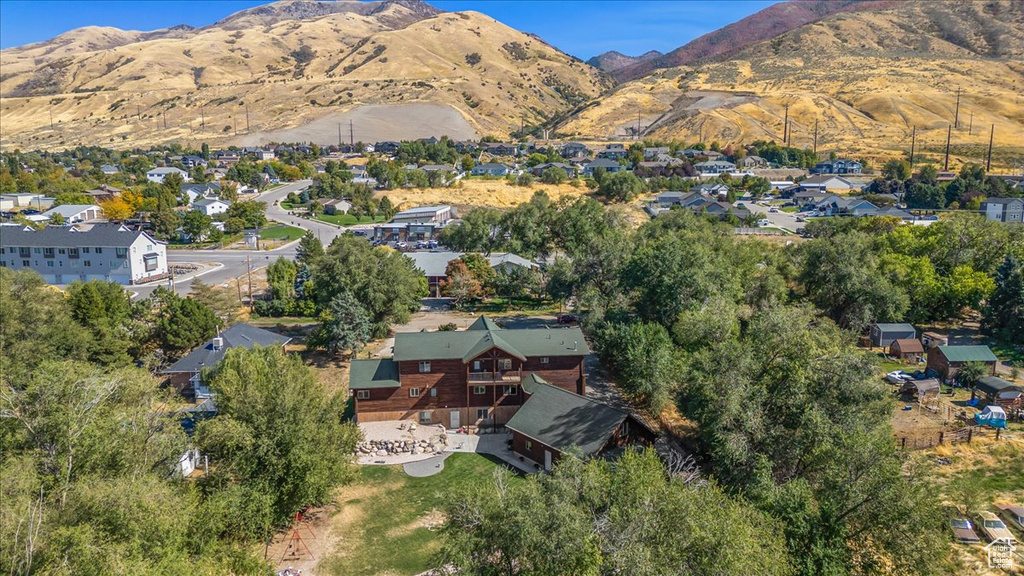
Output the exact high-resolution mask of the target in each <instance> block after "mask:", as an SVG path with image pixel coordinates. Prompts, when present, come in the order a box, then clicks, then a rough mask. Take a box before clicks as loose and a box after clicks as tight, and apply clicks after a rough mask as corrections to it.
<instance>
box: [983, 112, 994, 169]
mask: <svg viewBox="0 0 1024 576" xmlns="http://www.w3.org/2000/svg"><path fill="white" fill-rule="evenodd" d="M995 135H996V125H995V124H993V125H992V129H991V130H990V131H989V133H988V157H987V158H986V159H985V172H991V171H992V140H993V139H994V138H995Z"/></svg>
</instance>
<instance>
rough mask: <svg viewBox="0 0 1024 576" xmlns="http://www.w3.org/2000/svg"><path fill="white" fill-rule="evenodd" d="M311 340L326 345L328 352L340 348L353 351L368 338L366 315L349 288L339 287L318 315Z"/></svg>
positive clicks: (368, 318)
mask: <svg viewBox="0 0 1024 576" xmlns="http://www.w3.org/2000/svg"><path fill="white" fill-rule="evenodd" d="M312 340H313V343H314V345H315V346H316V347H317V348H326V349H327V351H328V352H329V353H331V354H338V353H339V352H342V351H344V350H351V351H352V352H353V354H354V353H356V352H358V351H359V349H360V348H362V346H363V344H365V343H366V342H367V341H369V340H370V316H369V314H367V313H366V309H365V308H363V307H362V305H360V304H359V302H357V301H356V299H355V297H354V296H352V293H351V292H349V291H348V290H343V291H341V292H340V293H339V294H338V295H337V296H335V297H334V299H333V300H331V304H330V306H329V307H328V309H327V310H326V311H325V312H324V313H323V314H322V315H321V319H320V327H319V329H318V332H317V334H315V335H314V337H313V339H312Z"/></svg>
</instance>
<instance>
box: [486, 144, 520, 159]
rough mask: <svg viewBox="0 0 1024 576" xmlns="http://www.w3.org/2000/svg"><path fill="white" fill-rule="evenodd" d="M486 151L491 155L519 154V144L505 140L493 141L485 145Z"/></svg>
mask: <svg viewBox="0 0 1024 576" xmlns="http://www.w3.org/2000/svg"><path fill="white" fill-rule="evenodd" d="M484 152H487V153H488V154H490V155H491V156H518V155H519V146H516V145H515V144H505V143H503V142H492V143H489V144H485V145H484Z"/></svg>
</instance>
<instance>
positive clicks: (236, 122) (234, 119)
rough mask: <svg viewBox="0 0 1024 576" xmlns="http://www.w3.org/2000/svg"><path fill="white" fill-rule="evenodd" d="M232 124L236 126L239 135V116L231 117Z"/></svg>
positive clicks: (236, 134)
mask: <svg viewBox="0 0 1024 576" xmlns="http://www.w3.org/2000/svg"><path fill="white" fill-rule="evenodd" d="M231 124H232V125H234V127H235V136H238V118H235V117H234V116H232V117H231Z"/></svg>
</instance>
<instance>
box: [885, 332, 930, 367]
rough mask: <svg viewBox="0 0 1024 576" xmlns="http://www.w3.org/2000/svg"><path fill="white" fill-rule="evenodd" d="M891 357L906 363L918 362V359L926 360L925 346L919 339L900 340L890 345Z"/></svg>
mask: <svg viewBox="0 0 1024 576" xmlns="http://www.w3.org/2000/svg"><path fill="white" fill-rule="evenodd" d="M889 356H894V357H896V358H899V359H900V360H903V361H904V362H916V361H917V359H918V358H924V344H921V341H920V340H918V339H917V338H899V339H896V340H893V341H892V344H890V345H889Z"/></svg>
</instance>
